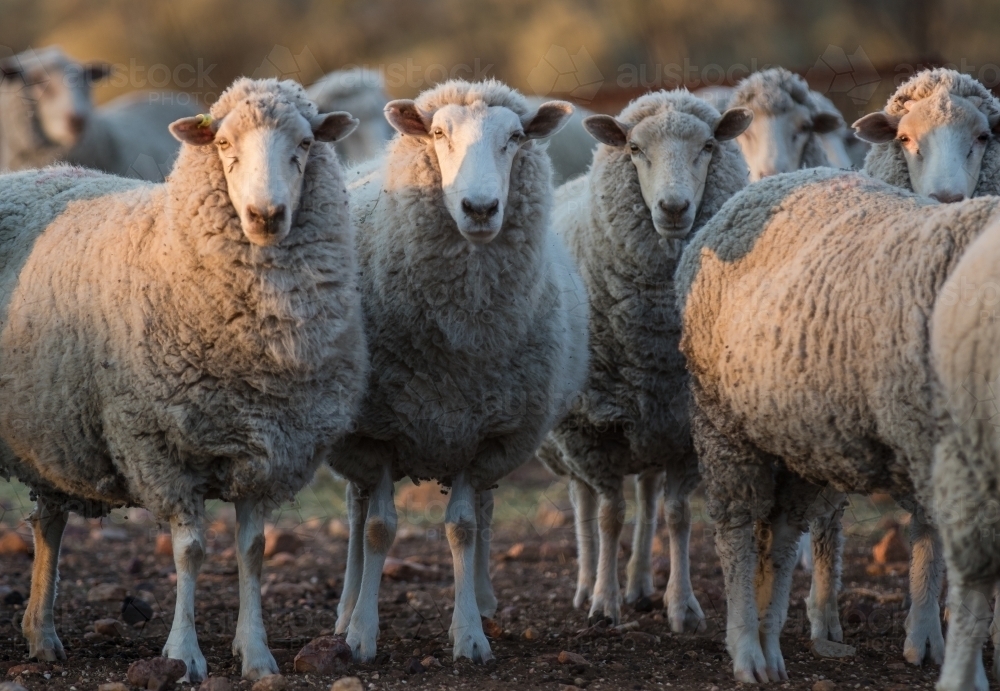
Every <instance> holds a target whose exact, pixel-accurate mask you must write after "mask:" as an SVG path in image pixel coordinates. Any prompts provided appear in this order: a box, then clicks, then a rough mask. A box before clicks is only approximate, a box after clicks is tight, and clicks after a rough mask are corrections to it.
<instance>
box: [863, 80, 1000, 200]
mask: <svg viewBox="0 0 1000 691" xmlns="http://www.w3.org/2000/svg"><path fill="white" fill-rule="evenodd" d="M980 105H981V102H980V101H979V99H978V97H969V98H963V97H961V96H957V95H955V94H952V93H950V92H949V91H948V90H946V89H943V88H939V89H937V90H935V91H934V92H933V93H932V94H931V95H930V96H928V97H927V98H923V99H920V100H919V101H907V102H906V103H905V104H904V106H903V107H904V109H905V110H906V112H905V113H904V114H903V115H902V116H901V117H894V116H892V115H889V114H888V113H886V112H885V111H880V112H878V113H872V114H870V115H866V116H865V117H863V118H861V119H860V120H858V121H857V122H855V123H854V128H855V129H856V130H857V131H858V137H860V138H861V139H863V140H865V141H868V142H871V143H873V144H877V143H886V142H891V141H893V140H895V142H897V144H898V146H899V147H900V148H901V149H902V152H903V156H904V158H905V159H906V167H907V170H908V171H909V174H910V185H911V186H912V187H913V191H914V192H916V193H918V194H923V195H926V196H928V197H933V198H934V199H937V200H938V201H940V202H956V201H961V200H963V199H967V198H969V197H971V196H972V195H973V193H974V192H975V189H976V185H977V184H978V182H979V170H980V167H981V166H982V163H983V154H984V153H986V145H987V144H988V143H989V141H990V138H991V136H992V135H993V134H994V133H996V132H997V131H1000V119H998V121H997V122H995V123H990V122H989V120H988V119H987V117H986V115H984V114H983V112H982V111H981V110H979V106H980Z"/></svg>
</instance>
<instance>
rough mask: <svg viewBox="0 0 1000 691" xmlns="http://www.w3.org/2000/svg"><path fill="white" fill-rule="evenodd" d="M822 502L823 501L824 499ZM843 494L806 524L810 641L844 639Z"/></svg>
mask: <svg viewBox="0 0 1000 691" xmlns="http://www.w3.org/2000/svg"><path fill="white" fill-rule="evenodd" d="M824 501H825V499H824ZM844 504H845V502H844V495H842V494H839V493H838V494H837V496H836V497H835V498H834V501H833V502H831V505H830V506H828V510H826V511H824V513H823V514H822V515H820V516H818V517H816V518H814V519H812V520H811V521H810V522H809V533H810V534H811V536H812V539H811V540H810V542H811V544H812V564H813V570H812V571H813V572H812V585H811V587H810V589H809V597H808V598H807V599H806V612H807V614H808V616H809V626H810V637H811V638H812V640H830V641H836V642H838V643H840V642H843V640H844V631H843V629H842V628H841V625H840V611H839V608H838V605H837V595H838V592H839V591H840V572H841V564H842V559H843V551H844V537H843V531H842V522H843V517H844Z"/></svg>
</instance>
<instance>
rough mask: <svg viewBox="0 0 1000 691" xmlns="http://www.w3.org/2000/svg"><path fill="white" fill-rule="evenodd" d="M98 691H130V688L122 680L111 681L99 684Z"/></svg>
mask: <svg viewBox="0 0 1000 691" xmlns="http://www.w3.org/2000/svg"><path fill="white" fill-rule="evenodd" d="M97 691H129V688H128V686H126V685H125V684H123V683H121V682H120V681H109V682H108V683H107V684H101V685H100V686H98V687H97Z"/></svg>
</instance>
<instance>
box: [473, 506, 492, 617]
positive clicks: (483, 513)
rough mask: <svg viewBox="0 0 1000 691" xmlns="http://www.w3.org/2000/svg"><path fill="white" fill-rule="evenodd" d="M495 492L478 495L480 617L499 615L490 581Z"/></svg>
mask: <svg viewBox="0 0 1000 691" xmlns="http://www.w3.org/2000/svg"><path fill="white" fill-rule="evenodd" d="M492 525H493V490H491V489H488V490H485V491H483V492H477V493H476V604H477V605H478V606H479V615H480V616H483V617H486V618H488V619H489V618H492V617H493V615H494V614H496V613H497V596H496V595H495V594H494V593H493V581H491V580H490V542H491V541H492V539H493V529H492Z"/></svg>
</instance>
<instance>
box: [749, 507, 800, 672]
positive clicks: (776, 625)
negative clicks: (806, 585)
mask: <svg viewBox="0 0 1000 691" xmlns="http://www.w3.org/2000/svg"><path fill="white" fill-rule="evenodd" d="M770 529H771V535H770V549H769V553H768V554H767V555H766V557H765V558H764V560H762V561H764V567H765V568H766V569H768V570H769V571H770V573H769V574H767V576H766V577H765V578H763V579H762V581H761V582H762V583H765V584H767V586H770V590H769V592H768V591H767V590H765V589H763V588H762V590H761V591H758V594H757V607H758V611H762V612H764V617H763V622H762V626H761V630H760V637H761V639H762V642H761V648H762V650H763V652H764V660H765V663H766V665H767V677H768V679H770V680H771V681H787V680H788V672H787V671H786V670H785V659H784V657H783V656H782V654H781V643H780V640H779V638H780V636H781V630H782V629H783V628H784V627H785V621H786V620H787V619H788V600H789V596H790V594H791V590H792V573H793V572H794V571H795V561H796V557H797V556H798V545H799V538H800V537H801V536H802V533H803V530H802V529H801V528H800V527H798V526H795V525H792V524H791V523H790V521H789V518H788V514H787V513H785V512H782V513H779V514H778V515H777V516H775V517H774V518H773V520H772V521H771V525H770ZM767 586H764V588H766V587H767Z"/></svg>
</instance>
